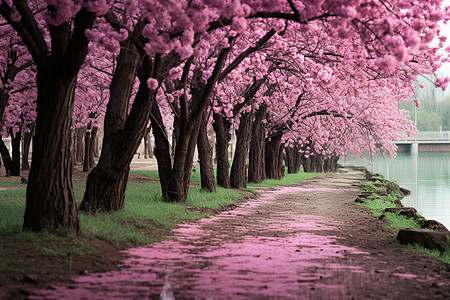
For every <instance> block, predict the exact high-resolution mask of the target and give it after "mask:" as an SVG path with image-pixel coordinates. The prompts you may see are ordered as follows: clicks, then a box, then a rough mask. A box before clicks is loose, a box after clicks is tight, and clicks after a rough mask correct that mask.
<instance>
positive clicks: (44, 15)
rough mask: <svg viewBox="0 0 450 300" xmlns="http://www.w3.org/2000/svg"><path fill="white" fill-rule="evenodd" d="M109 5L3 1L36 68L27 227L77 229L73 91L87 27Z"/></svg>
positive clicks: (1, 8) (1, 9)
mask: <svg viewBox="0 0 450 300" xmlns="http://www.w3.org/2000/svg"><path fill="white" fill-rule="evenodd" d="M105 7H106V8H108V5H107V3H106V2H103V1H90V2H84V3H78V2H67V1H48V2H41V1H37V2H27V1H20V0H17V1H2V2H1V3H0V15H1V16H2V18H3V20H2V21H3V22H5V21H6V22H8V23H9V24H10V25H11V26H12V27H13V28H14V30H15V31H16V32H17V34H18V35H19V36H20V38H21V39H22V41H23V43H24V44H25V45H26V47H27V49H28V51H29V53H30V55H31V57H32V58H33V61H34V64H35V65H36V70H37V75H36V77H37V79H36V81H37V100H36V103H37V118H36V135H35V137H34V148H33V157H32V161H33V163H32V166H31V170H30V175H29V178H28V186H27V202H26V209H25V216H24V226H23V227H24V229H27V230H32V231H41V230H42V229H43V228H45V227H49V228H56V227H61V226H67V227H69V228H71V229H73V230H74V231H78V229H79V220H78V215H77V209H76V206H75V200H74V198H73V187H72V162H71V159H70V157H71V153H70V140H71V135H70V132H71V131H70V130H71V123H72V112H73V103H74V92H75V86H76V79H77V75H78V71H79V69H80V68H81V66H82V64H83V62H84V59H85V57H86V54H87V52H88V39H87V38H86V35H85V31H86V29H90V28H91V27H92V25H93V22H94V20H95V18H96V16H97V14H103V13H105ZM36 11H37V12H36ZM34 12H36V13H34ZM50 50H51V51H50Z"/></svg>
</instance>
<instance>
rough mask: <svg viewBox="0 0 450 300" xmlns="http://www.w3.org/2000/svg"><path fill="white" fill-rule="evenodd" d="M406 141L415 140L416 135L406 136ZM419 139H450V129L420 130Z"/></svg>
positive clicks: (417, 137)
mask: <svg viewBox="0 0 450 300" xmlns="http://www.w3.org/2000/svg"><path fill="white" fill-rule="evenodd" d="M405 140H406V141H413V140H414V136H410V137H406V138H405ZM416 140H418V141H450V131H419V133H418V134H417V136H416Z"/></svg>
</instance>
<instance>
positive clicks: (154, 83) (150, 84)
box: [147, 78, 158, 90]
mask: <svg viewBox="0 0 450 300" xmlns="http://www.w3.org/2000/svg"><path fill="white" fill-rule="evenodd" d="M147 86H148V88H149V89H151V90H156V89H157V88H158V80H156V79H155V78H149V79H148V80H147Z"/></svg>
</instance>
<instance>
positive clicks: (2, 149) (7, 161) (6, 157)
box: [0, 137, 11, 176]
mask: <svg viewBox="0 0 450 300" xmlns="http://www.w3.org/2000/svg"><path fill="white" fill-rule="evenodd" d="M0 154H1V155H2V160H3V166H4V167H5V171H6V176H11V154H10V153H9V150H8V148H7V147H6V145H5V142H3V139H2V138H1V137H0Z"/></svg>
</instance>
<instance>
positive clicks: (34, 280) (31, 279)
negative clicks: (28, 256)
mask: <svg viewBox="0 0 450 300" xmlns="http://www.w3.org/2000/svg"><path fill="white" fill-rule="evenodd" d="M23 281H24V282H28V283H33V284H36V283H38V282H39V281H38V278H37V276H36V275H28V274H27V275H24V276H23Z"/></svg>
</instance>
